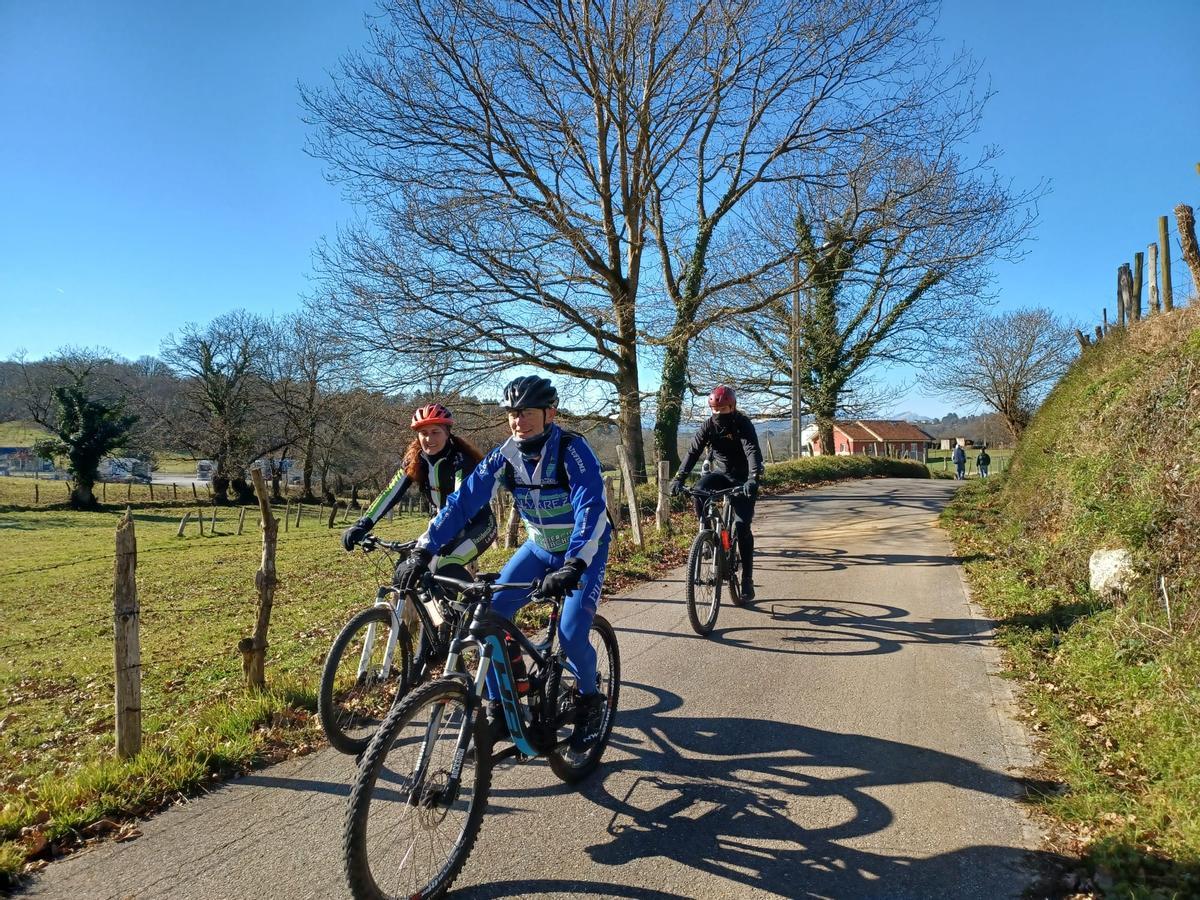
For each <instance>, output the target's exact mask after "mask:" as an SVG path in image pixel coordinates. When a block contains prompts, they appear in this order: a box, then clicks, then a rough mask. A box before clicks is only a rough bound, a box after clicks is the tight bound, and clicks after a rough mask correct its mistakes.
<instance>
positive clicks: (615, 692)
mask: <svg viewBox="0 0 1200 900" xmlns="http://www.w3.org/2000/svg"><path fill="white" fill-rule="evenodd" d="M588 640H589V642H590V643H591V645H592V649H593V650H595V651H596V688H597V689H598V690H599V691H600V693H601V694H603V695H604V698H605V701H606V704H607V709H606V710H605V713H604V725H603V728H602V730H601V732H600V739H599V740H598V741H596V743H595V744H593V745H592V746H591V747H590V748H588V749H587V750H586V751H585V752H583V753H576V752H575V751H573V750H572V749H571V748H570V746H569V745H568V746H565V747H560V748H559V749H557V750H552V751H551V752H550V754H549V756H548V757H547V759H548V761H549V763H550V770H551V771H552V772H553V773H554V774H555V775H557V776H558V777H559V778H561V779H562V780H563V781H565V782H567V783H568V784H574V783H575V782H577V781H581V780H582V779H584V778H586V777H587V776H588V775H591V774H592V772H594V771H596V767H597V766H598V765H600V757H601V756H603V755H604V748H605V747H606V746H607V745H608V738H609V736H610V735H611V734H612V728H613V721H614V720H615V719H616V715H617V700H618V699H619V697H620V694H621V651H620V649H619V648H618V647H617V633H616V632H615V631H613V627H612V625H610V624H609V623H608V620H607V619H605V618H604V617H603V616H596V617H595V618H594V619H593V620H592V629H591V631H590V632H589V633H588ZM573 681H574V678H573V677H572V675H571V672H570V670H569V669H564V670H563V680H562V685H561V687H560V688H559V697H560V698H563V699H564V700H566V699H567V698H569V702H571V703H572V704H573V703H574V695H575V692H574V691H572V690H570V689H569V688H570V687H571V686H572V682H573ZM563 736H565V735H563Z"/></svg>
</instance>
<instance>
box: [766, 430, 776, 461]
mask: <svg viewBox="0 0 1200 900" xmlns="http://www.w3.org/2000/svg"><path fill="white" fill-rule="evenodd" d="M767 460H768V461H769V462H775V448H774V447H772V446H771V436H770V435H769V434H768V435H767Z"/></svg>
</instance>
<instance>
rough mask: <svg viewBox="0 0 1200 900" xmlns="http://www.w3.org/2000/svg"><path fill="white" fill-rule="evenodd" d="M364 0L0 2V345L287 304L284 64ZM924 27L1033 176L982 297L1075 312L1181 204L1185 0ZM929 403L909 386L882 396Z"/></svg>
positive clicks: (298, 200) (1090, 311) (308, 209)
mask: <svg viewBox="0 0 1200 900" xmlns="http://www.w3.org/2000/svg"><path fill="white" fill-rule="evenodd" d="M372 8H373V4H372V3H370V2H363V0H356V2H349V3H336V4H335V3H317V2H312V0H308V2H291V3H286V4H284V3H265V2H264V3H255V4H241V3H239V4H234V3H229V2H210V3H205V4H189V5H183V4H162V3H150V2H143V3H129V2H112V3H106V4H95V3H83V2H56V3H53V4H32V3H12V2H10V3H3V2H0V122H3V123H4V125H3V129H4V130H3V132H2V133H0V211H2V214H0V358H8V357H10V356H11V355H12V354H13V353H14V352H15V351H17V350H18V349H19V348H24V349H25V350H27V351H28V352H29V354H30V355H31V356H33V357H39V356H43V355H45V354H47V353H50V352H52V351H53V350H55V349H56V348H58V347H60V346H62V345H63V344H68V343H70V344H81V345H103V346H107V347H109V348H111V349H112V350H114V351H116V352H117V353H119V354H121V355H124V356H128V357H137V356H140V355H144V354H153V353H156V352H157V351H158V348H159V344H160V341H161V339H162V337H163V336H164V335H165V334H166V333H167V332H169V331H171V330H173V329H176V328H178V327H179V326H180V325H182V324H183V323H185V322H187V321H205V320H207V319H209V318H211V317H213V316H215V315H217V314H219V313H222V312H225V311H227V310H230V309H235V308H239V307H244V308H246V309H250V310H252V311H255V312H260V313H271V312H285V311H289V310H292V309H295V308H297V307H298V306H299V305H300V299H299V298H300V295H301V294H302V293H303V292H304V291H305V290H306V289H307V287H308V282H307V275H308V272H309V271H310V266H311V262H310V254H311V251H312V248H313V246H314V245H315V243H316V242H317V241H318V240H319V239H320V237H321V236H322V235H325V234H330V233H331V232H332V231H333V230H334V229H335V228H336V226H337V224H338V223H339V222H344V221H346V220H348V219H349V218H351V217H352V215H353V210H351V209H350V207H348V206H347V205H346V204H344V203H343V202H342V201H341V199H340V197H339V195H338V192H337V190H336V188H334V187H332V186H330V185H328V184H327V183H326V182H325V181H324V179H323V178H322V168H321V165H320V163H318V162H317V161H316V160H313V159H311V158H309V157H308V156H306V155H305V153H304V150H303V148H304V143H305V140H306V137H307V135H308V128H307V126H305V125H304V123H303V122H302V121H301V114H302V111H301V108H300V103H299V97H298V94H297V90H296V84H297V82H298V81H303V82H308V83H321V82H323V81H324V79H325V74H324V73H325V72H326V71H328V70H330V69H332V68H333V67H334V66H335V64H336V62H337V60H338V58H339V57H340V56H341V55H342V53H344V52H345V51H346V50H347V49H349V48H352V47H357V46H360V45H361V44H362V42H363V37H364V34H365V32H364V29H363V22H362V17H363V13H364V12H365V11H368V10H370V9H372ZM938 33H939V34H940V35H941V36H942V37H943V38H944V39H945V41H946V44H947V50H948V51H950V50H953V49H957V48H958V47H960V46H965V47H967V48H969V49H970V50H971V51H972V52H973V53H974V54H975V55H976V57H977V58H978V59H979V60H980V61H981V62H982V64H983V73H984V76H985V77H986V78H987V79H988V80H989V81H990V84H991V87H992V89H993V90H994V91H995V92H996V96H995V97H994V98H993V100H992V102H991V104H990V106H989V108H988V111H987V114H986V116H985V120H984V130H983V134H982V135H981V141H982V142H989V143H996V144H999V145H1000V146H1001V147H1003V149H1004V151H1005V155H1004V157H1003V159H1002V161H1001V163H1000V165H1001V168H1002V171H1003V172H1004V173H1005V174H1006V175H1009V176H1011V177H1012V178H1013V179H1015V181H1016V184H1017V185H1018V186H1031V185H1033V184H1035V183H1036V182H1037V181H1038V180H1039V179H1041V178H1047V179H1049V180H1050V181H1051V183H1052V193H1051V194H1050V195H1048V196H1047V197H1046V198H1045V199H1044V200H1043V201H1042V203H1041V205H1040V209H1041V222H1040V224H1039V226H1038V228H1037V231H1036V241H1035V242H1034V243H1032V244H1031V245H1030V247H1029V254H1028V256H1027V257H1026V258H1025V260H1024V261H1023V262H1021V263H1020V264H1017V265H1004V266H1001V267H999V268H998V269H997V287H998V289H999V302H1000V306H1001V308H1012V307H1017V306H1022V305H1045V306H1049V307H1052V308H1054V309H1056V310H1059V311H1060V312H1062V313H1064V314H1067V315H1070V316H1074V317H1077V318H1079V319H1081V320H1083V321H1085V322H1094V321H1096V320H1098V318H1099V313H1100V308H1101V307H1102V306H1103V305H1105V304H1108V305H1109V306H1110V309H1111V305H1112V296H1113V293H1114V285H1115V272H1116V267H1117V266H1118V265H1119V264H1120V263H1121V262H1123V261H1127V260H1131V259H1132V255H1133V253H1134V251H1136V250H1145V248H1146V245H1147V244H1148V243H1149V242H1151V241H1153V240H1157V231H1156V228H1157V225H1156V222H1157V217H1158V216H1160V215H1163V214H1168V215H1170V214H1171V211H1172V209H1173V207H1174V206H1175V204H1177V203H1179V202H1187V203H1191V204H1192V205H1193V206H1197V205H1200V175H1198V174H1197V172H1196V168H1195V166H1196V163H1197V162H1200V101H1197V99H1196V96H1195V87H1196V85H1197V84H1200V55H1198V54H1196V53H1195V38H1196V36H1197V35H1200V3H1196V2H1194V0H1159V2H1153V3H1146V4H1141V5H1139V6H1137V7H1130V6H1129V5H1127V4H1121V3H1116V2H1097V0H1088V2H1084V0H1069V2H1049V3H1048V2H1045V0H1042V2H1027V0H1020V2H1004V3H1000V2H983V3H980V2H973V0H951V2H947V3H946V4H945V6H944V8H943V12H942V16H941V19H940V22H939V26H938ZM1173 222H1174V218H1173V216H1172V223H1173ZM1175 256H1176V260H1175V266H1174V275H1175V284H1176V292H1177V294H1179V293H1181V292H1182V291H1181V288H1182V289H1185V290H1186V288H1187V286H1188V284H1189V282H1188V277H1187V271H1186V267H1184V266H1183V263H1182V261H1181V260H1179V259H1178V252H1177V251H1176V253H1175ZM973 312H974V310H973V309H972V308H971V307H969V306H968V307H967V308H965V309H964V314H972V313H973ZM648 374H649V373H648ZM652 380H653V379H652ZM947 409H948V407H947V406H946V404H945V403H944V402H943V401H941V400H940V399H937V398H936V397H933V396H927V395H926V394H925V392H923V391H922V390H921V389H919V388H918V389H917V390H915V391H914V392H913V393H912V394H911V395H910V396H909V397H907V398H905V399H904V400H902V401H901V402H900V403H899V404H898V406H897V409H896V410H895V411H901V410H905V411H908V410H911V411H916V412H925V413H932V414H940V413H942V412H944V411H946V410H947Z"/></svg>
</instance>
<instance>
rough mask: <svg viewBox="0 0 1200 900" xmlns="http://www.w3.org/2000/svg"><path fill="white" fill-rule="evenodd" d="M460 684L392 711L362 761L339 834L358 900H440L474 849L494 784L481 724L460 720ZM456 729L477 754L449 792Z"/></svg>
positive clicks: (425, 691) (478, 718)
mask: <svg viewBox="0 0 1200 900" xmlns="http://www.w3.org/2000/svg"><path fill="white" fill-rule="evenodd" d="M467 700H468V688H467V686H466V685H465V684H464V682H463V681H462V680H460V679H457V678H442V679H438V680H437V681H432V682H430V683H429V684H425V685H422V686H421V687H419V688H417V689H416V690H414V691H413V692H412V693H411V694H409V695H408V696H407V697H406V698H405V699H404V701H403V702H402V703H401V704H400V705H399V706H398V707H396V709H395V710H393V712H392V714H391V715H389V716H388V717H387V719H386V720H385V721H384V723H383V725H382V726H381V727H380V729H379V733H378V734H377V735H376V736H375V739H374V740H373V741H372V742H371V745H370V747H368V748H367V752H366V754H365V755H364V757H363V762H362V766H361V767H360V768H359V770H358V777H357V778H356V780H355V782H354V787H353V789H352V790H351V792H350V805H349V807H348V809H347V811H346V825H345V831H344V833H343V849H344V853H345V866H346V878H347V880H348V881H349V884H350V892H351V893H352V894H353V895H354V897H355V898H358V900H362V898H370V900H380V898H391V897H422V898H434V897H441V896H442V895H443V894H445V893H446V891H447V890H449V888H450V885H451V884H452V883H453V882H454V879H455V878H456V877H457V876H458V873H459V872H460V871H462V867H463V865H464V864H465V863H466V861H467V857H468V856H470V855H471V850H472V848H474V846H475V839H476V838H477V837H478V835H479V827H480V825H481V823H482V821H483V813H484V810H485V808H486V806H487V797H488V791H489V789H490V787H491V783H492V761H491V746H490V744H489V743H488V739H487V727H486V725H485V724H484V723H485V721H486V720H485V719H484V717H483V716H482V715H472V714H468V712H467ZM463 728H471V729H472V730H473V741H474V752H468V753H467V754H466V756H465V758H464V760H463V765H462V776H461V780H460V782H459V784H458V786H457V789H455V788H454V787H453V786H452V785H451V784H450V773H451V769H452V765H453V760H454V756H455V749H456V747H457V745H458V739H459V736H460V734H461V733H462V729H463Z"/></svg>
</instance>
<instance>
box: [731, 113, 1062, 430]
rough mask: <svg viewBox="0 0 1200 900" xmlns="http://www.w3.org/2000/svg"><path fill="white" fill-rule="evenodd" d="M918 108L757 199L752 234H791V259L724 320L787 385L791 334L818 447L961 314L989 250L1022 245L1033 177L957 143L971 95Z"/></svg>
mask: <svg viewBox="0 0 1200 900" xmlns="http://www.w3.org/2000/svg"><path fill="white" fill-rule="evenodd" d="M926 112H927V115H926V117H925V118H924V119H923V120H922V121H924V122H925V124H924V126H923V127H922V129H921V133H920V134H919V135H915V134H914V135H911V136H909V138H907V139H906V140H905V141H903V142H902V143H899V144H895V143H885V142H881V141H879V140H877V139H875V138H868V139H863V140H860V141H859V142H858V144H857V146H855V147H853V148H845V150H844V152H843V154H842V155H840V156H836V157H833V158H831V160H830V161H829V162H828V163H827V164H826V167H825V168H824V170H823V171H822V173H821V175H820V177H817V178H813V177H808V178H805V179H795V180H792V181H789V182H787V183H784V184H782V185H780V187H779V189H778V190H777V191H776V192H775V194H774V195H773V196H772V197H771V198H770V200H769V202H767V203H764V204H763V206H762V207H761V215H760V218H759V221H758V229H759V234H758V240H759V241H762V242H764V243H767V244H768V245H771V246H774V247H776V248H778V249H779V251H781V252H782V251H785V250H788V249H789V246H788V245H790V253H791V261H790V262H791V265H790V266H788V267H780V268H777V269H776V270H774V271H773V272H772V273H771V277H770V278H764V279H761V280H760V281H759V282H758V283H756V284H755V285H753V286H752V289H753V290H755V291H757V292H759V293H760V294H763V295H765V296H767V297H769V298H770V299H771V300H772V301H773V302H772V304H771V305H770V306H769V307H768V308H767V309H766V310H764V314H762V315H760V316H757V317H755V318H753V319H750V318H747V317H741V318H737V319H734V320H732V321H731V323H730V325H731V329H732V331H734V332H735V333H736V334H737V336H738V338H737V339H731V340H730V341H729V342H728V346H730V347H734V348H745V347H746V342H748V344H749V349H742V352H746V353H748V354H749V356H750V358H752V359H754V360H755V361H756V365H757V367H758V368H759V369H760V370H762V369H768V370H772V371H771V372H768V373H763V374H760V378H761V379H763V380H764V381H765V382H766V383H767V384H769V385H770V386H771V387H772V388H773V389H778V388H779V387H780V386H782V385H783V384H787V385H788V387H789V392H790V386H791V380H792V376H791V348H792V341H793V340H796V341H798V344H799V349H798V353H799V363H800V365H799V372H800V379H801V380H800V395H801V398H802V402H803V404H804V406H805V407H806V408H807V409H808V410H810V411H811V412H812V413H813V414H814V416H815V417H816V420H817V425H818V429H819V430H820V435H821V443H822V446H825V447H829V446H832V444H833V435H832V430H833V422H834V419H835V417H836V415H837V414H838V412H839V411H842V410H844V409H846V408H847V406H854V407H858V408H859V409H861V408H862V407H863V406H870V405H872V398H871V394H872V393H877V392H878V389H879V382H878V380H877V379H876V376H877V375H878V374H879V373H880V372H881V371H882V370H885V369H886V368H887V367H889V366H891V365H893V364H895V363H907V364H916V363H920V362H922V361H926V360H929V359H931V358H936V355H937V353H938V351H939V348H940V347H942V346H944V345H945V344H946V342H947V341H948V340H949V339H951V338H952V337H953V336H954V334H955V333H957V331H958V330H959V329H961V328H962V327H964V326H965V325H966V324H967V323H969V322H970V321H971V319H972V318H973V317H974V316H975V314H976V311H977V310H978V309H979V307H980V305H981V304H984V303H986V302H987V299H988V290H989V284H990V279H991V277H992V269H991V266H992V264H993V263H995V262H996V261H997V260H1003V259H1012V258H1016V257H1018V256H1019V255H1020V252H1021V246H1022V242H1023V240H1024V239H1025V237H1026V235H1027V234H1028V231H1029V228H1030V227H1031V225H1032V223H1033V221H1034V216H1035V208H1034V206H1033V201H1034V200H1036V197H1037V196H1038V193H1039V192H1040V191H1041V189H1042V188H1041V186H1037V187H1035V188H1034V189H1032V190H1031V191H1027V192H1020V193H1017V192H1013V191H1012V190H1010V189H1009V187H1008V186H1007V185H1006V184H1005V183H1003V182H1002V181H1001V180H1000V178H999V176H998V175H997V174H996V172H995V171H994V168H993V162H994V159H995V151H993V150H989V151H986V152H985V153H984V154H983V156H982V157H981V158H980V159H978V160H975V161H968V160H965V159H963V158H962V157H961V156H960V155H959V153H958V149H959V147H960V146H961V142H962V141H963V139H964V137H965V136H966V135H967V134H969V133H971V131H973V129H974V127H975V126H976V125H977V123H978V121H979V116H980V114H981V106H980V104H979V102H978V101H976V100H974V99H973V98H971V97H966V98H961V99H960V101H959V102H958V105H956V106H954V107H952V108H942V109H941V110H940V111H939V110H936V109H935V110H930V111H926ZM788 268H790V269H791V271H790V273H789V272H788V271H786V269H788ZM796 304H798V305H799V309H798V311H797V309H796ZM850 392H854V393H856V394H858V396H854V395H853V394H851V396H850V397H848V396H847V394H848V393H850ZM873 399H874V402H875V403H878V401H879V399H880V398H879V397H875V398H873Z"/></svg>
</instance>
